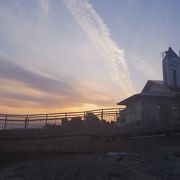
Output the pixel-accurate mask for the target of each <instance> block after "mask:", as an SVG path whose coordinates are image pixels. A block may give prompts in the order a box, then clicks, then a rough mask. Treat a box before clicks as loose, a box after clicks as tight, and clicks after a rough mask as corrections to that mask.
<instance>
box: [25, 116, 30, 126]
mask: <svg viewBox="0 0 180 180" xmlns="http://www.w3.org/2000/svg"><path fill="white" fill-rule="evenodd" d="M28 120H29V116H28V115H27V116H26V117H25V125H24V127H25V129H26V128H28Z"/></svg>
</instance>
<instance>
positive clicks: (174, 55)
mask: <svg viewBox="0 0 180 180" xmlns="http://www.w3.org/2000/svg"><path fill="white" fill-rule="evenodd" d="M165 54H166V56H168V57H179V56H178V55H177V54H176V53H175V52H174V51H173V49H172V48H171V47H169V49H168V51H165Z"/></svg>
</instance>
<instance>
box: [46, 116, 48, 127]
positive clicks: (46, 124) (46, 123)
mask: <svg viewBox="0 0 180 180" xmlns="http://www.w3.org/2000/svg"><path fill="white" fill-rule="evenodd" d="M47 121H48V114H46V125H47Z"/></svg>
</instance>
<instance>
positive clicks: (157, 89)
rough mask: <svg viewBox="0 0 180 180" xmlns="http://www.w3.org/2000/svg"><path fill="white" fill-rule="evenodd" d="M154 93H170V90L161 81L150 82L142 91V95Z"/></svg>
mask: <svg viewBox="0 0 180 180" xmlns="http://www.w3.org/2000/svg"><path fill="white" fill-rule="evenodd" d="M146 92H151V93H152V92H153V93H169V92H170V89H169V87H168V86H167V85H165V84H164V83H163V81H159V80H148V81H147V83H146V84H145V86H144V88H143V89H142V91H141V93H146Z"/></svg>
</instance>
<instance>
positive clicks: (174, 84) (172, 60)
mask: <svg viewBox="0 0 180 180" xmlns="http://www.w3.org/2000/svg"><path fill="white" fill-rule="evenodd" d="M162 66H163V82H164V84H165V85H167V86H169V87H170V88H180V57H179V56H178V55H177V54H176V53H175V52H174V51H173V50H172V48H171V47H169V49H168V51H165V57H164V58H163V61H162Z"/></svg>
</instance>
